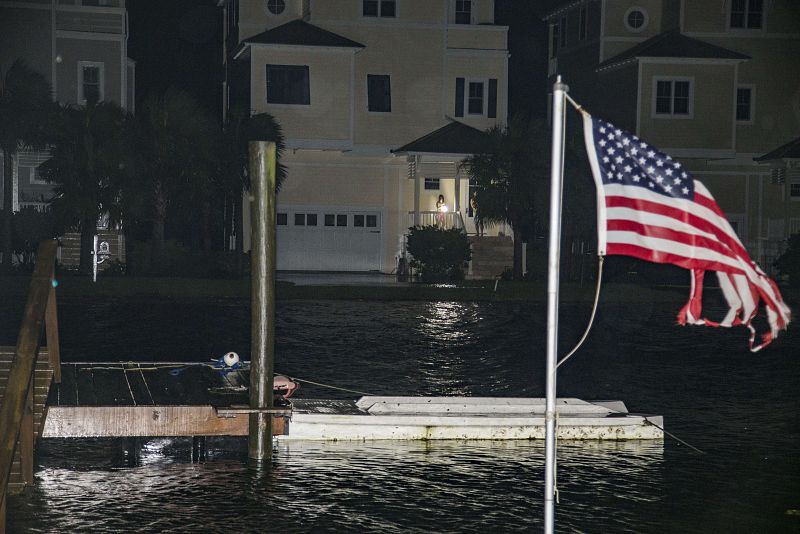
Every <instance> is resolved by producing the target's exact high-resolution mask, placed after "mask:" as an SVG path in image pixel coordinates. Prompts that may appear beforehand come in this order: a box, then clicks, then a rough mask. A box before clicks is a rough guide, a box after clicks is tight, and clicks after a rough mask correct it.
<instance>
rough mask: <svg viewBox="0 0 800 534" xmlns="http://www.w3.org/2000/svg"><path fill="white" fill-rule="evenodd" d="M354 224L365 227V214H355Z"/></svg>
mask: <svg viewBox="0 0 800 534" xmlns="http://www.w3.org/2000/svg"><path fill="white" fill-rule="evenodd" d="M353 226H359V227H361V228H363V227H364V216H363V215H353Z"/></svg>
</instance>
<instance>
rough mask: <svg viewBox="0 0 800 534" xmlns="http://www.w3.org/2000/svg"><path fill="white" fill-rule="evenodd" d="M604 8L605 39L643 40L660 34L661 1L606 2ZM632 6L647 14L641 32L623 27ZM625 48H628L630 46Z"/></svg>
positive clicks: (607, 55)
mask: <svg viewBox="0 0 800 534" xmlns="http://www.w3.org/2000/svg"><path fill="white" fill-rule="evenodd" d="M605 6H606V16H605V31H604V32H603V33H604V36H605V37H606V38H608V37H612V38H615V37H617V38H618V37H622V38H631V37H635V38H639V39H641V40H644V39H649V38H650V37H653V36H654V35H657V34H658V33H660V32H661V17H660V15H661V10H662V2H661V0H636V2H618V1H607V2H605ZM632 6H637V7H640V8H642V9H643V10H644V11H645V12H646V14H647V18H648V22H647V25H646V26H645V27H644V29H643V30H642V31H639V32H632V31H630V30H629V29H628V28H627V27H626V26H625V14H626V13H627V11H628V9H629V8H631V7H632ZM575 13H576V14H575V15H574V16H575V17H576V18H577V12H575ZM627 48H630V45H629V46H628V47H627ZM606 57H607V58H608V57H612V55H609V54H606Z"/></svg>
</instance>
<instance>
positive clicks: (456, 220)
mask: <svg viewBox="0 0 800 534" xmlns="http://www.w3.org/2000/svg"><path fill="white" fill-rule="evenodd" d="M419 225H420V226H439V227H441V228H444V229H446V230H450V229H452V228H459V229H462V230H463V229H464V219H463V218H462V217H461V214H460V213H459V212H457V211H448V212H441V211H420V212H419ZM408 226H414V212H413V211H409V212H408Z"/></svg>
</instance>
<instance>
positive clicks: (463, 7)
mask: <svg viewBox="0 0 800 534" xmlns="http://www.w3.org/2000/svg"><path fill="white" fill-rule="evenodd" d="M455 22H456V24H472V1H471V0H456V13H455Z"/></svg>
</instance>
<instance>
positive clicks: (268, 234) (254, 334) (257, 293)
mask: <svg viewBox="0 0 800 534" xmlns="http://www.w3.org/2000/svg"><path fill="white" fill-rule="evenodd" d="M249 174H250V190H251V194H252V206H251V210H250V211H251V213H252V217H251V223H250V224H251V251H250V262H251V265H250V273H251V275H250V276H251V282H250V283H251V288H250V306H251V308H252V309H251V318H252V328H251V335H250V343H251V349H250V408H253V409H258V410H263V409H271V408H272V404H273V399H272V373H273V369H274V361H275V143H268V142H266V141H251V142H250V172H249ZM249 417H250V427H249V428H250V430H249V440H248V447H247V452H248V456H249V458H250V459H251V460H255V461H256V462H264V461H270V460H271V459H272V414H269V413H263V412H256V413H251V414H250V416H249Z"/></svg>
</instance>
